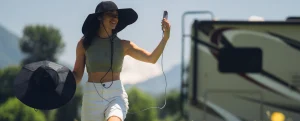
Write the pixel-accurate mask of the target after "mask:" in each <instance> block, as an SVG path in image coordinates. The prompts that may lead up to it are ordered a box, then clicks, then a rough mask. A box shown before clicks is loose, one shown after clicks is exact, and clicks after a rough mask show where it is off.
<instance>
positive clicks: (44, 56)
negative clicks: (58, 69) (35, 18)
mask: <svg viewBox="0 0 300 121" xmlns="http://www.w3.org/2000/svg"><path fill="white" fill-rule="evenodd" d="M64 47H65V44H64V43H63V41H62V36H61V34H60V31H59V30H58V29H57V28H55V27H53V26H45V25H27V26H25V28H24V30H23V37H22V38H21V39H20V49H21V51H22V52H23V53H25V54H27V57H26V58H25V59H24V60H23V61H22V65H24V64H28V63H31V62H36V61H42V60H49V61H52V62H56V61H57V55H58V54H59V53H61V52H62V51H63V50H64Z"/></svg>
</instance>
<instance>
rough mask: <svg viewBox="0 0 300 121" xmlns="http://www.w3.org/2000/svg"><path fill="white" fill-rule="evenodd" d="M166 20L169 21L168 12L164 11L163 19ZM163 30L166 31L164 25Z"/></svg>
mask: <svg viewBox="0 0 300 121" xmlns="http://www.w3.org/2000/svg"><path fill="white" fill-rule="evenodd" d="M164 18H165V19H168V11H164V14H163V19H164ZM161 29H162V31H165V30H164V26H163V25H162V26H161Z"/></svg>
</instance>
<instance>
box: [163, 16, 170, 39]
mask: <svg viewBox="0 0 300 121" xmlns="http://www.w3.org/2000/svg"><path fill="white" fill-rule="evenodd" d="M161 24H162V28H163V31H164V37H163V39H165V40H168V39H169V37H170V29H171V25H170V23H169V21H168V19H165V18H164V19H163V20H162V22H161Z"/></svg>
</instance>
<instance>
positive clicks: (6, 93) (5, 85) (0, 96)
mask: <svg viewBox="0 0 300 121" xmlns="http://www.w3.org/2000/svg"><path fill="white" fill-rule="evenodd" d="M20 69H21V68H20V66H9V67H6V68H4V69H2V70H0V104H1V103H3V102H5V101H6V100H7V99H8V98H9V97H14V94H13V82H14V79H15V77H16V76H17V74H18V73H19V71H20Z"/></svg>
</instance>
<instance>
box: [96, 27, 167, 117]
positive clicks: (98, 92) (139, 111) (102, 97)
mask: <svg viewBox="0 0 300 121" xmlns="http://www.w3.org/2000/svg"><path fill="white" fill-rule="evenodd" d="M101 23H102V25H103V22H101ZM103 27H104V25H103ZM104 30H105V31H106V29H105V27H104ZM106 33H107V35H108V36H109V34H108V32H107V31H106ZM162 36H163V35H162ZM109 38H110V39H111V41H113V40H112V39H113V38H112V37H109ZM111 44H112V43H111ZM111 49H113V48H111ZM111 56H112V57H113V52H111ZM111 62H112V61H111ZM161 67H162V72H163V74H164V77H165V82H166V85H165V104H164V105H163V106H162V107H149V108H145V109H143V110H140V111H138V112H143V111H146V110H149V109H152V108H158V109H160V110H161V109H163V108H164V107H165V106H166V104H167V99H166V93H167V79H166V75H165V72H164V70H163V52H162V58H161ZM109 70H112V63H111V67H110V69H109ZM109 70H108V71H107V72H106V74H107V73H108V72H109ZM112 73H113V70H112ZM106 74H105V75H104V76H103V77H102V78H101V80H102V79H103V78H104V77H105V76H106ZM101 80H100V82H101ZM93 84H94V82H93ZM111 85H112V84H111ZM111 85H110V86H111ZM94 87H95V89H96V91H97V93H98V95H99V96H100V97H101V98H102V99H104V100H105V101H107V102H109V103H111V102H112V101H114V100H112V101H108V100H107V99H105V98H103V97H102V96H101V95H100V94H99V92H98V90H97V88H96V86H95V84H94ZM116 108H117V109H119V110H122V109H120V108H118V107H116ZM129 109H130V108H129ZM136 113H137V112H134V113H131V112H129V111H128V114H136Z"/></svg>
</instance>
